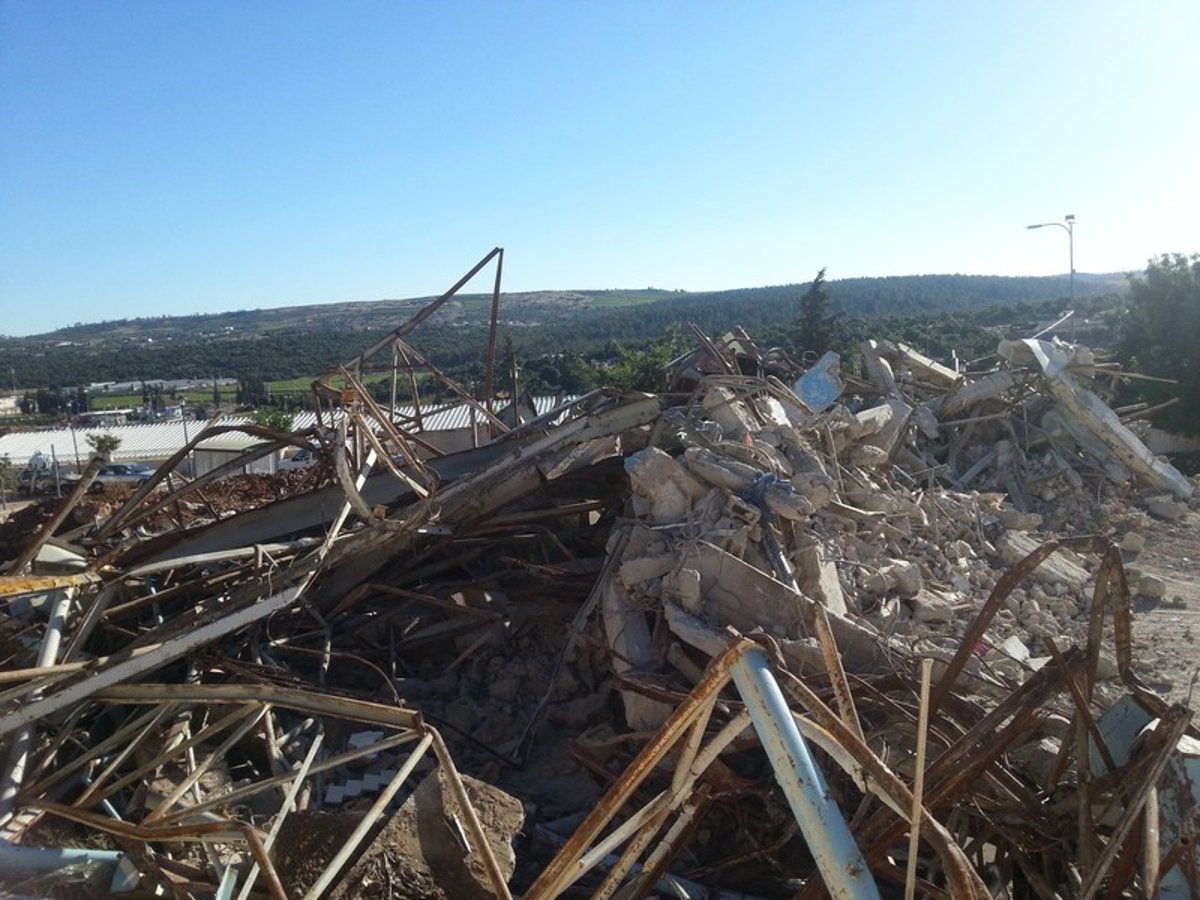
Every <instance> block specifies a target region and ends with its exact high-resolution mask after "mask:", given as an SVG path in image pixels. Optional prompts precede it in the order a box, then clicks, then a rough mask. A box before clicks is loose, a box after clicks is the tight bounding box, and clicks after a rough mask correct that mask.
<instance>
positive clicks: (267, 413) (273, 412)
mask: <svg viewBox="0 0 1200 900" xmlns="http://www.w3.org/2000/svg"><path fill="white" fill-rule="evenodd" d="M251 421H252V422H254V424H255V425H258V426H260V427H262V428H270V429H271V430H272V431H282V432H287V431H291V430H292V416H291V414H290V413H286V412H284V411H283V410H282V409H260V410H258V411H257V412H256V413H255V414H254V415H253V416H252V417H251Z"/></svg>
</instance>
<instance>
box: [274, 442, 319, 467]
mask: <svg viewBox="0 0 1200 900" xmlns="http://www.w3.org/2000/svg"><path fill="white" fill-rule="evenodd" d="M318 458H319V457H318V456H317V452H316V451H315V450H307V449H304V448H301V449H299V450H297V451H296V452H295V453H293V454H292V455H291V456H289V457H288V458H287V459H281V460H280V461H279V471H280V472H293V471H296V470H298V469H310V468H312V467H313V466H315V465H316V464H317V460H318Z"/></svg>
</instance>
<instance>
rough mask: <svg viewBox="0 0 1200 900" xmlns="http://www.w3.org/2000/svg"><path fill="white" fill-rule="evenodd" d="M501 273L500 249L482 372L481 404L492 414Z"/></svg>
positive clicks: (501, 253)
mask: <svg viewBox="0 0 1200 900" xmlns="http://www.w3.org/2000/svg"><path fill="white" fill-rule="evenodd" d="M503 271H504V250H503V249H502V248H501V249H500V255H499V256H498V257H497V258H496V284H495V286H494V287H493V288H492V320H491V324H490V326H489V327H488V348H487V368H486V369H485V370H484V376H483V402H484V404H485V405H486V406H487V410H488V412H492V393H493V390H492V387H493V386H492V381H493V378H494V375H495V369H496V332H497V330H498V329H499V326H500V275H501V273H502V272H503ZM513 402H514V403H516V402H517V398H516V397H513ZM514 421H515V417H514Z"/></svg>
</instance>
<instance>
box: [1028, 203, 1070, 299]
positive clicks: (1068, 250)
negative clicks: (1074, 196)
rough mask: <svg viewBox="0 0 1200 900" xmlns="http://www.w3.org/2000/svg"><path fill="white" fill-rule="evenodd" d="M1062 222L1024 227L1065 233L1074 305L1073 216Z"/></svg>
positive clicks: (1068, 216)
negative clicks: (1056, 229)
mask: <svg viewBox="0 0 1200 900" xmlns="http://www.w3.org/2000/svg"><path fill="white" fill-rule="evenodd" d="M1063 222H1066V224H1065V225H1064V224H1063V223H1062V222H1039V223H1037V224H1036V225H1026V226H1025V227H1026V228H1050V227H1054V228H1061V229H1062V230H1063V231H1065V232H1066V233H1067V253H1068V254H1069V256H1068V259H1069V264H1070V266H1071V305H1072V306H1074V305H1075V214H1074V213H1071V214H1070V215H1067V216H1064V217H1063Z"/></svg>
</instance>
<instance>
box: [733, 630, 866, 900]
mask: <svg viewBox="0 0 1200 900" xmlns="http://www.w3.org/2000/svg"><path fill="white" fill-rule="evenodd" d="M729 672H730V675H731V676H732V677H733V683H734V684H735V685H736V686H737V689H738V693H739V694H741V696H742V700H743V701H745V703H746V710H747V711H748V712H749V713H750V719H751V721H753V723H754V730H755V731H756V732H757V733H758V739H759V740H760V741H762V745H763V749H765V750H766V751H767V758H768V759H769V760H770V761H771V768H772V769H774V770H775V778H776V780H777V781H778V782H779V786H780V787H781V788H783V793H784V795H785V796H786V797H787V801H788V805H789V806H790V807H791V808H792V815H794V816H795V817H796V823H797V824H798V825H799V826H800V832H801V834H803V835H804V840H805V842H807V844H808V848H809V850H810V851H811V852H812V855H813V859H814V860H815V861H816V864H817V869H818V870H819V871H820V873H821V877H822V878H823V879H824V880H825V888H826V890H828V891H829V896H830V897H832V898H834V900H879V888H878V887H877V886H876V884H875V880H874V879H873V878H872V877H871V872H870V870H869V869H868V868H867V863H866V860H865V859H863V855H862V853H861V852H860V851H859V849H858V844H856V843H855V841H854V835H852V834H851V833H850V827H849V826H848V825H847V824H846V819H845V818H844V817H843V816H842V811H841V810H840V809H838V806H837V804H836V803H834V802H833V799H832V798H831V797H830V796H829V787H828V785H827V784H826V783H825V777H824V776H823V775H822V774H821V770H820V769H818V768H817V764H816V762H814V760H813V758H812V753H810V752H809V749H808V744H807V743H806V742H805V740H804V737H803V735H801V734H800V730H799V729H798V728H797V727H796V722H795V720H794V719H793V718H792V711H791V709H790V708H789V707H788V705H787V701H786V700H784V697H783V692H782V691H781V690H780V689H779V684H778V682H776V681H775V676H774V675H772V674H771V667H770V663H769V662H768V661H767V655H766V653H764V652H763V651H762V649H761V648H759V647H747V648H746V649H745V650H744V651H743V652H742V653H741V654H740V655H739V656H738V658H737V659H736V660H735V661H734V663H733V665H732V666H731V667H730V670H729Z"/></svg>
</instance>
